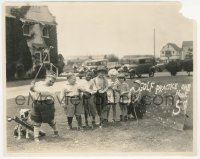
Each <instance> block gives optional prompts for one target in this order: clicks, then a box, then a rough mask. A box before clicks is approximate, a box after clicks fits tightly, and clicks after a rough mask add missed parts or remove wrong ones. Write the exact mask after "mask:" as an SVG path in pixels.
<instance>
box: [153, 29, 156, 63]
mask: <svg viewBox="0 0 200 159" xmlns="http://www.w3.org/2000/svg"><path fill="white" fill-rule="evenodd" d="M155 34H156V31H155V28H154V29H153V55H154V64H156V51H155V46H156V41H155V36H156V35H155Z"/></svg>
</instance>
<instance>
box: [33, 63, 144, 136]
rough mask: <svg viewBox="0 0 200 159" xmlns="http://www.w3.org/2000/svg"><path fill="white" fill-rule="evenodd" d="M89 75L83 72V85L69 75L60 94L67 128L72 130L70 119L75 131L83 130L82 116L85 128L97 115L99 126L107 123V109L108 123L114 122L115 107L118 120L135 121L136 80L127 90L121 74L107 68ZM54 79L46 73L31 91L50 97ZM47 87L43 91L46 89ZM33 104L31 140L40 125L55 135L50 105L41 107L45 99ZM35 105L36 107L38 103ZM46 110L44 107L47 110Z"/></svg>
mask: <svg viewBox="0 0 200 159" xmlns="http://www.w3.org/2000/svg"><path fill="white" fill-rule="evenodd" d="M92 76H93V75H92V73H91V72H87V73H86V78H85V80H84V81H83V82H84V83H82V84H80V83H77V82H76V76H75V74H73V73H69V74H68V76H67V83H66V84H65V86H64V87H63V89H62V91H61V93H60V100H61V101H62V106H63V108H64V112H65V114H66V116H67V129H72V121H73V117H75V118H76V120H77V125H78V126H77V129H78V130H82V129H83V123H82V116H83V115H84V118H85V125H86V126H91V127H92V128H93V127H94V125H96V122H95V121H96V119H95V117H96V116H97V115H98V117H99V121H100V124H99V126H100V127H102V126H103V125H104V124H106V123H107V122H108V119H109V115H110V109H112V122H115V121H116V120H117V113H116V111H117V110H116V107H117V106H118V105H119V107H120V110H121V115H120V121H127V120H128V119H130V118H131V116H132V117H133V118H137V112H136V111H137V110H136V107H138V105H139V104H140V100H141V91H140V85H141V82H140V81H139V80H135V81H134V82H133V87H132V88H131V89H129V85H128V84H127V83H126V78H125V75H124V74H123V73H118V71H117V70H115V69H111V70H109V71H108V76H109V78H107V69H106V68H105V67H103V66H99V67H98V68H97V76H96V77H94V78H92ZM55 80H56V76H55V75H52V74H49V75H47V77H46V80H45V81H44V82H38V83H32V86H31V91H32V92H35V93H36V96H37V94H38V93H40V95H41V94H42V95H44V96H45V95H49V94H52V90H50V88H51V87H52V85H53V83H54V82H55ZM46 88H47V89H46ZM36 99H37V98H35V101H34V102H33V107H32V111H31V119H32V120H33V121H34V122H35V124H34V137H35V140H39V139H38V136H39V133H38V132H39V127H40V126H41V123H42V122H43V123H48V124H49V125H50V126H51V127H52V128H53V130H54V134H55V135H58V131H57V128H56V122H55V121H54V112H55V108H54V102H53V101H52V103H51V106H49V107H48V106H45V107H44V108H43V109H41V107H43V105H45V104H43V102H44V101H46V100H48V99H46V98H45V99H41V98H40V100H38V99H37V100H36ZM38 103H39V104H38ZM47 107H48V108H47Z"/></svg>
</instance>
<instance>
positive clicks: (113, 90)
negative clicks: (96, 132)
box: [105, 69, 120, 122]
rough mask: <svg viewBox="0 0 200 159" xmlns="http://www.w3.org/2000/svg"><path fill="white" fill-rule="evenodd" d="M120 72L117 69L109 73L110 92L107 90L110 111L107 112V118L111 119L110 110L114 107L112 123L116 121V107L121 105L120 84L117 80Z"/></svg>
mask: <svg viewBox="0 0 200 159" xmlns="http://www.w3.org/2000/svg"><path fill="white" fill-rule="evenodd" d="M117 75H118V71H117V70H116V69H111V70H109V72H108V76H109V77H110V79H109V80H108V86H109V88H108V90H107V98H108V111H107V112H105V113H107V114H105V116H107V118H106V119H107V120H108V119H109V113H110V108H111V107H112V112H113V119H112V122H115V121H116V106H117V104H118V103H119V91H120V90H119V87H120V82H119V80H118V79H117Z"/></svg>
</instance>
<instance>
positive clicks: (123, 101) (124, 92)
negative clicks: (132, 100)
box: [118, 73, 129, 121]
mask: <svg viewBox="0 0 200 159" xmlns="http://www.w3.org/2000/svg"><path fill="white" fill-rule="evenodd" d="M118 80H119V82H120V86H119V94H120V99H119V107H120V109H121V115H120V121H127V107H128V104H129V98H128V93H129V85H128V84H127V83H126V78H125V74H123V73H120V74H119V75H118Z"/></svg>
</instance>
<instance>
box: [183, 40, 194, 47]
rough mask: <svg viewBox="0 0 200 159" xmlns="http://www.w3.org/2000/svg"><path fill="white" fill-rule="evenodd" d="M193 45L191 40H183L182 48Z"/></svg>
mask: <svg viewBox="0 0 200 159" xmlns="http://www.w3.org/2000/svg"><path fill="white" fill-rule="evenodd" d="M188 46H189V47H193V41H183V43H182V48H183V47H188Z"/></svg>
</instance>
